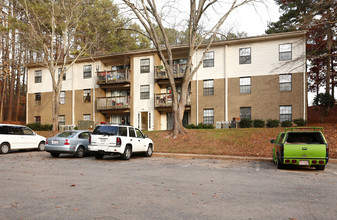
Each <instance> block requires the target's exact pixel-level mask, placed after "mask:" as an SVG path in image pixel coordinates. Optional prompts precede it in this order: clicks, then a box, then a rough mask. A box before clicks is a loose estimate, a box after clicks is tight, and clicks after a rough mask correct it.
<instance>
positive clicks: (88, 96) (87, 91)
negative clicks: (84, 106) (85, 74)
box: [83, 89, 91, 102]
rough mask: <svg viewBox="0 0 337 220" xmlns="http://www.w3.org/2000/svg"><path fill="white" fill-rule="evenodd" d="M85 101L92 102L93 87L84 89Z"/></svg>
mask: <svg viewBox="0 0 337 220" xmlns="http://www.w3.org/2000/svg"><path fill="white" fill-rule="evenodd" d="M83 101H84V102H91V89H84V90H83Z"/></svg>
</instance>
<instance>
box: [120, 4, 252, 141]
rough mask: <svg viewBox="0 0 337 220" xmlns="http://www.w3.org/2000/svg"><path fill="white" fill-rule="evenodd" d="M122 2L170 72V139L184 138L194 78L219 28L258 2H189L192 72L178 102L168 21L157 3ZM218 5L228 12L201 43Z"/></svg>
mask: <svg viewBox="0 0 337 220" xmlns="http://www.w3.org/2000/svg"><path fill="white" fill-rule="evenodd" d="M123 2H124V3H125V4H126V5H127V6H128V8H130V9H131V10H132V12H133V13H134V14H135V15H136V17H137V19H138V20H139V21H140V22H141V24H142V25H143V27H144V28H145V30H146V32H147V34H148V35H149V38H150V39H151V40H152V42H153V44H154V46H155V47H156V49H157V53H158V55H159V57H160V59H161V60H162V62H163V64H164V66H165V69H166V71H167V75H168V78H169V82H170V84H171V87H172V95H173V105H172V113H173V118H174V125H173V130H172V134H171V135H172V137H173V138H176V137H177V136H178V134H182V135H183V134H184V133H185V132H186V129H185V128H184V127H183V124H182V120H183V116H184V111H185V104H186V99H187V94H188V87H189V85H190V82H191V80H192V78H193V76H194V74H195V73H196V72H197V71H198V69H199V67H200V65H201V64H202V62H203V59H204V58H205V56H206V54H207V52H208V50H209V48H210V47H211V45H212V43H213V41H214V39H215V38H216V35H217V33H218V31H219V29H220V27H221V26H222V25H223V24H224V23H225V21H226V19H227V18H228V16H229V15H230V14H231V12H233V10H235V9H237V8H239V7H241V6H243V5H247V4H252V5H253V4H254V3H256V2H258V0H232V1H228V2H227V4H226V3H225V2H223V1H220V0H199V1H196V0H190V9H189V17H188V19H187V26H188V28H187V29H188V44H187V46H188V56H187V67H190V68H186V70H185V75H184V78H183V82H182V89H181V95H180V99H179V98H178V92H177V87H176V83H175V81H174V72H173V53H172V46H171V43H170V41H169V38H168V33H167V29H166V28H165V25H164V24H165V23H167V21H165V16H163V15H162V14H161V10H160V9H158V7H157V5H156V1H155V0H138V1H137V0H134V1H132V0H123ZM157 2H158V1H157ZM217 4H219V5H220V6H226V8H227V9H226V10H223V12H222V13H221V14H219V15H218V16H219V19H218V20H217V22H216V23H215V24H214V25H213V26H212V27H211V28H210V29H209V30H208V31H207V32H205V33H203V34H202V35H201V36H202V37H201V39H199V37H200V34H199V32H200V27H201V26H202V25H201V21H202V19H203V18H205V16H206V12H208V11H209V10H211V9H212V8H213V9H214V7H215V6H217ZM156 28H159V30H160V32H159V33H160V34H161V36H158V31H156ZM160 39H164V46H165V48H162V47H161V44H160ZM201 47H202V48H203V56H202V57H201V59H200V60H199V61H197V63H196V65H195V66H194V67H193V66H192V57H193V56H194V55H195V53H196V52H197V51H198V50H199V49H201ZM165 53H166V54H165Z"/></svg>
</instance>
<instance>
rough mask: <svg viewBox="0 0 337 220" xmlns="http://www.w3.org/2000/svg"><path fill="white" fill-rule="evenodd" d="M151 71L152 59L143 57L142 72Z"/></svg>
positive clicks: (141, 61)
mask: <svg viewBox="0 0 337 220" xmlns="http://www.w3.org/2000/svg"><path fill="white" fill-rule="evenodd" d="M149 72H150V59H141V60H140V73H149Z"/></svg>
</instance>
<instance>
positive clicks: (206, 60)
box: [202, 51, 215, 68]
mask: <svg viewBox="0 0 337 220" xmlns="http://www.w3.org/2000/svg"><path fill="white" fill-rule="evenodd" d="M208 54H212V58H208V57H207V55H208ZM214 55H215V54H214V51H208V52H207V53H206V55H205V58H204V60H203V61H202V63H203V68H208V67H214Z"/></svg>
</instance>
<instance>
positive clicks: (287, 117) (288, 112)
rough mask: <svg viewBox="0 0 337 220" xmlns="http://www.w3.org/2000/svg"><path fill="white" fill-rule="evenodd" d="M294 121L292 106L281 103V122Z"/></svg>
mask: <svg viewBox="0 0 337 220" xmlns="http://www.w3.org/2000/svg"><path fill="white" fill-rule="evenodd" d="M283 121H292V106H291V105H281V106H280V122H283Z"/></svg>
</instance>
